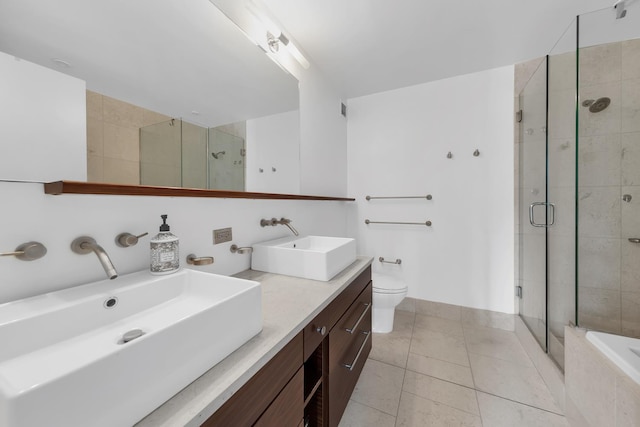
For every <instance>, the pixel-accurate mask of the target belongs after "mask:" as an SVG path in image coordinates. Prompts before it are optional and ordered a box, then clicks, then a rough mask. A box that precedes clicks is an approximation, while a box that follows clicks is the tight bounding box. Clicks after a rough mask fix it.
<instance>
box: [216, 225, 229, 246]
mask: <svg viewBox="0 0 640 427" xmlns="http://www.w3.org/2000/svg"><path fill="white" fill-rule="evenodd" d="M232 239H233V234H232V231H231V227H229V228H220V229H218V230H213V244H214V245H217V244H219V243H224V242H230V241H231V240H232Z"/></svg>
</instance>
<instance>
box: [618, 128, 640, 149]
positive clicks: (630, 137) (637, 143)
mask: <svg viewBox="0 0 640 427" xmlns="http://www.w3.org/2000/svg"><path fill="white" fill-rule="evenodd" d="M620 146H621V147H622V150H623V151H625V152H626V151H629V150H633V151H640V132H628V133H623V134H622V135H621V137H620Z"/></svg>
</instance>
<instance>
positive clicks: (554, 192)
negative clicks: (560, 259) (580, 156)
mask: <svg viewBox="0 0 640 427" xmlns="http://www.w3.org/2000/svg"><path fill="white" fill-rule="evenodd" d="M566 169H569V170H570V171H572V172H573V173H574V174H575V171H573V170H572V169H573V168H569V167H567V168H566ZM575 194H576V189H575V187H549V200H550V201H551V203H553V204H555V224H554V225H553V226H552V228H551V229H550V230H551V233H550V234H551V235H553V236H555V237H563V238H565V239H566V238H568V239H570V240H571V241H573V240H574V236H575V225H576V204H575V198H576V196H575Z"/></svg>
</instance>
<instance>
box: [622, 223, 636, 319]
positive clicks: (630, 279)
mask: <svg viewBox="0 0 640 427" xmlns="http://www.w3.org/2000/svg"><path fill="white" fill-rule="evenodd" d="M629 237H633V236H629ZM638 237H640V231H639V232H638ZM627 239H628V238H626V237H625V238H622V239H621V244H620V251H621V253H622V260H621V261H620V264H621V265H620V269H621V273H620V289H621V290H622V291H630V292H640V243H631V242H630V241H629V240H627ZM638 312H640V305H639V306H638Z"/></svg>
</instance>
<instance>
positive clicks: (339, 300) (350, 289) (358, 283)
mask: <svg viewBox="0 0 640 427" xmlns="http://www.w3.org/2000/svg"><path fill="white" fill-rule="evenodd" d="M369 282H371V266H369V267H367V268H366V269H365V270H364V271H363V272H362V273H360V275H359V276H358V277H357V278H356V279H355V280H354V281H353V282H351V284H350V285H349V286H347V288H346V289H345V290H344V291H342V293H341V294H340V295H338V297H336V299H334V300H333V301H332V302H331V304H329V306H328V307H327V308H326V309H325V311H328V312H329V325H330V326H329V329H332V328H333V327H334V325H335V324H336V323H337V322H338V320H339V319H340V318H341V317H342V316H343V315H344V314H345V311H347V309H348V308H349V306H350V305H351V304H352V303H353V301H354V300H355V299H356V298H357V297H358V295H360V293H361V292H362V291H363V290H364V288H366V287H367V285H368V284H369Z"/></svg>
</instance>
